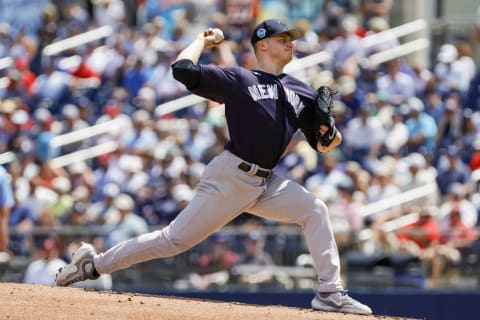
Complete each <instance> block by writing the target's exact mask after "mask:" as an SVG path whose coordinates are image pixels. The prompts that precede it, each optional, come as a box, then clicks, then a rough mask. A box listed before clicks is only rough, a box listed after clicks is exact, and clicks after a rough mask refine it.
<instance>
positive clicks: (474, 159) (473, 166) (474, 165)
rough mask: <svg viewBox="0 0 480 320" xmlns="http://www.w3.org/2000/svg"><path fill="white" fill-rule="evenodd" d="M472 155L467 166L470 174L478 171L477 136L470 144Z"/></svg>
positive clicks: (479, 141)
mask: <svg viewBox="0 0 480 320" xmlns="http://www.w3.org/2000/svg"><path fill="white" fill-rule="evenodd" d="M472 149H473V150H472V153H471V156H470V160H469V162H468V166H469V169H470V171H471V172H473V171H475V170H477V169H480V135H477V136H476V138H475V140H474V141H473V142H472Z"/></svg>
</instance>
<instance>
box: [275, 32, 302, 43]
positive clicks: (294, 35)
mask: <svg viewBox="0 0 480 320" xmlns="http://www.w3.org/2000/svg"><path fill="white" fill-rule="evenodd" d="M283 33H286V34H288V35H289V36H290V37H292V41H293V40H297V39H299V38H301V37H302V33H301V32H300V31H298V30H296V29H290V30H287V31H284V32H279V33H276V34H274V35H272V36H276V35H279V34H283Z"/></svg>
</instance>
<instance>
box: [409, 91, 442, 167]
mask: <svg viewBox="0 0 480 320" xmlns="http://www.w3.org/2000/svg"><path fill="white" fill-rule="evenodd" d="M400 108H402V109H404V111H403V112H404V113H405V114H406V115H407V118H406V121H405V124H406V126H407V128H408V141H407V148H408V152H420V153H422V154H424V155H426V156H428V157H429V158H432V157H433V155H434V153H435V150H436V143H435V138H436V136H437V132H438V128H437V124H436V123H435V120H434V119H433V118H432V117H431V116H429V115H428V114H427V113H426V112H425V105H424V103H423V102H422V101H421V100H420V99H418V98H416V97H413V98H410V99H408V100H407V101H406V103H405V104H404V105H402V106H400Z"/></svg>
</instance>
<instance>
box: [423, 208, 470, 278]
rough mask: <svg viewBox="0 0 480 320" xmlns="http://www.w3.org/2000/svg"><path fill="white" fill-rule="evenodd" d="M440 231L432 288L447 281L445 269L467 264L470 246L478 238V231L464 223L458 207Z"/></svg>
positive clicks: (452, 209)
mask: <svg viewBox="0 0 480 320" xmlns="http://www.w3.org/2000/svg"><path fill="white" fill-rule="evenodd" d="M440 230H441V238H440V245H439V246H437V247H436V248H435V250H434V252H433V254H434V256H433V260H432V277H431V284H430V285H431V287H436V286H438V285H440V281H441V280H443V281H445V280H446V279H447V278H446V275H445V269H447V268H448V267H450V266H452V265H456V266H460V267H461V263H462V262H466V261H465V260H466V258H467V257H466V255H467V254H468V246H469V245H471V244H472V243H473V242H474V241H475V240H476V239H477V238H478V232H477V230H476V229H475V228H474V227H473V226H470V227H468V226H466V225H465V224H464V223H463V222H462V218H461V213H460V210H459V208H456V207H453V208H451V211H450V213H449V223H448V225H443V227H441V228H440Z"/></svg>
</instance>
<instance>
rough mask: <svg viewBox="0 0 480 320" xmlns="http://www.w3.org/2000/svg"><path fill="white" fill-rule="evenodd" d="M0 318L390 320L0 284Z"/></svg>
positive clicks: (137, 295)
mask: <svg viewBox="0 0 480 320" xmlns="http://www.w3.org/2000/svg"><path fill="white" fill-rule="evenodd" d="M0 301H1V303H0V314H1V315H2V316H1V318H2V319H22V320H29V319H32V320H38V319H48V320H59V319H68V320H72V319H75V320H84V319H90V320H91V319H119V320H120V319H122V320H123V319H132V320H133V319H135V320H143V319H152V320H153V319H155V320H158V319H162V320H181V319H198V320H200V319H209V320H210V319H218V320H230V319H242V320H249V319H251V320H272V319H298V320H303V319H312V320H313V319H315V320H342V319H349V320H351V319H359V320H360V319H385V320H388V319H396V320H399V319H400V318H395V317H385V316H378V317H376V316H355V315H345V314H337V313H324V312H317V311H312V310H309V309H299V308H289V307H283V306H257V305H247V304H241V303H229V302H218V301H205V300H196V299H185V298H178V297H164V296H152V295H143V294H137V293H117V292H111V291H91V290H85V289H78V288H60V287H50V286H40V285H28V284H19V283H0Z"/></svg>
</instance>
